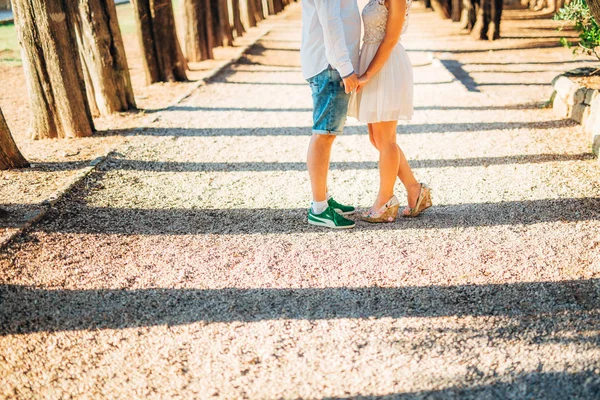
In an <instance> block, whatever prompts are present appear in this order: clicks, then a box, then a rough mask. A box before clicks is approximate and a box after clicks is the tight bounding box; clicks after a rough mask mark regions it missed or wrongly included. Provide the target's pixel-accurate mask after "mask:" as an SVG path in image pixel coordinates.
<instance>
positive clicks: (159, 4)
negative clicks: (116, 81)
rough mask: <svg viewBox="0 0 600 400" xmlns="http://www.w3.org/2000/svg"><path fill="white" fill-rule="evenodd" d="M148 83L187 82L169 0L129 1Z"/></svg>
mask: <svg viewBox="0 0 600 400" xmlns="http://www.w3.org/2000/svg"><path fill="white" fill-rule="evenodd" d="M132 3H133V8H134V11H135V12H134V14H135V17H136V23H137V28H138V36H139V38H140V47H141V49H142V54H143V57H142V59H143V62H144V71H145V73H146V82H147V83H148V84H152V83H156V82H181V81H187V75H186V73H185V68H186V62H185V59H184V57H183V52H182V51H181V47H180V46H179V40H178V39H177V33H176V31H175V17H174V16H173V4H172V3H171V0H133V1H132Z"/></svg>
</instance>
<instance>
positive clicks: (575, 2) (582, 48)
mask: <svg viewBox="0 0 600 400" xmlns="http://www.w3.org/2000/svg"><path fill="white" fill-rule="evenodd" d="M554 19H555V20H557V21H573V22H575V30H576V31H577V32H579V39H580V41H579V44H578V45H577V46H575V47H573V45H572V44H571V43H570V42H569V41H568V40H567V39H566V38H564V37H563V38H561V39H560V43H561V44H562V45H563V46H565V47H567V48H573V54H581V53H583V54H588V55H592V54H593V55H595V56H596V58H598V60H600V54H598V49H597V48H598V47H599V46H600V26H598V23H597V22H596V21H595V20H594V18H593V17H592V13H591V12H590V9H589V7H588V5H587V2H586V0H571V2H570V3H569V4H567V5H566V6H564V7H563V8H561V9H560V10H558V12H557V13H556V15H555V16H554ZM561 29H562V28H560V29H559V30H561Z"/></svg>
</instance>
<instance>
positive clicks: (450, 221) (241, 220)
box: [0, 171, 600, 235]
mask: <svg viewBox="0 0 600 400" xmlns="http://www.w3.org/2000/svg"><path fill="white" fill-rule="evenodd" d="M103 174H104V172H101V171H100V172H96V173H94V174H92V175H91V176H90V177H89V178H88V179H87V180H86V181H85V182H82V183H81V184H80V185H79V186H78V187H77V188H75V189H74V190H73V192H72V193H71V195H70V196H68V197H67V198H65V199H63V200H62V201H61V202H59V203H58V207H56V208H53V209H52V210H50V212H49V213H48V215H47V216H46V217H45V219H44V220H43V221H42V222H40V223H39V224H38V225H37V226H36V228H35V229H36V230H40V231H44V232H61V233H86V234H126V235H129V234H134V235H205V234H222V235H245V234H298V233H306V232H311V231H318V228H315V227H312V226H310V225H307V224H306V209H304V208H296V209H290V208H286V209H272V208H226V209H202V208H196V207H194V205H193V204H190V205H189V206H190V208H186V209H182V208H166V209H145V208H111V207H93V206H90V205H88V204H87V203H86V201H85V199H86V198H87V197H88V195H89V193H90V192H92V191H94V190H101V189H97V187H100V188H101V187H102V185H101V180H102V176H103ZM98 185H100V186H98ZM63 204H64V205H63ZM8 206H9V207H10V206H11V205H8ZM13 206H18V205H13ZM353 218H355V217H353ZM592 220H594V221H595V220H600V198H596V197H586V198H565V199H543V200H522V201H504V202H499V203H467V204H454V205H435V206H434V207H432V208H431V209H430V210H428V212H427V213H425V214H423V215H422V216H421V217H420V218H418V219H411V220H406V219H401V220H399V221H398V222H396V223H394V224H368V223H362V222H359V226H358V229H361V230H403V229H424V230H430V229H434V230H437V229H447V228H456V227H483V226H499V225H531V224H539V223H548V222H575V221H592ZM0 227H4V228H6V227H12V226H11V225H10V222H6V221H1V220H0Z"/></svg>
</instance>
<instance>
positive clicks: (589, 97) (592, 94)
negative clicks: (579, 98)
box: [583, 89, 598, 106]
mask: <svg viewBox="0 0 600 400" xmlns="http://www.w3.org/2000/svg"><path fill="white" fill-rule="evenodd" d="M597 96H598V91H597V90H596V89H588V90H587V92H585V100H584V101H583V102H584V103H585V104H587V105H588V106H590V105H592V101H594V99H595V98H596V97H597Z"/></svg>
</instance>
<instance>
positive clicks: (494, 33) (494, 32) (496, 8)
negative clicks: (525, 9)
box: [488, 0, 504, 40]
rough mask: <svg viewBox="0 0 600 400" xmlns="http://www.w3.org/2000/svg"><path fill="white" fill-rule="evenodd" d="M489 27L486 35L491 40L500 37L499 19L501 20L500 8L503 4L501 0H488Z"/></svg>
mask: <svg viewBox="0 0 600 400" xmlns="http://www.w3.org/2000/svg"><path fill="white" fill-rule="evenodd" d="M490 3H491V9H490V27H489V30H488V37H490V38H491V40H498V39H500V21H501V20H502V8H503V5H504V1H503V0H490Z"/></svg>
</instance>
